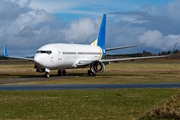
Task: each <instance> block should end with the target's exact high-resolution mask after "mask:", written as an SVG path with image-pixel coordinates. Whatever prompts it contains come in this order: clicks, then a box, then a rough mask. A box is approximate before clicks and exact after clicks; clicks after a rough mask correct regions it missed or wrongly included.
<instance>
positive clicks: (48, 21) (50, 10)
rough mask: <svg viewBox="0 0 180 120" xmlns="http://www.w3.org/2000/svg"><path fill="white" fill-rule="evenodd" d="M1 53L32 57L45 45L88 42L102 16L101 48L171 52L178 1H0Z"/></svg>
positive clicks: (179, 25)
mask: <svg viewBox="0 0 180 120" xmlns="http://www.w3.org/2000/svg"><path fill="white" fill-rule="evenodd" d="M0 4H1V6H0V42H1V44H0V48H2V49H0V52H1V53H3V45H4V44H7V46H8V50H9V54H10V55H17V54H18V55H33V54H34V53H35V52H36V50H37V49H38V48H39V47H41V46H42V45H44V44H48V43H57V42H63V43H71V42H73V43H81V44H90V43H91V42H93V41H94V40H95V39H96V37H97V33H98V30H99V26H100V23H101V18H102V15H103V14H104V13H105V14H107V34H106V47H118V46H126V45H139V47H138V48H132V49H124V50H120V51H117V53H135V52H142V51H143V50H147V51H150V52H152V53H158V52H162V51H167V50H171V49H172V48H173V46H174V44H175V43H176V42H178V43H179V42H180V15H179V10H180V0H111V1H110V0H98V1H97V0H76V1H74V0H66V1H65V0H1V1H0Z"/></svg>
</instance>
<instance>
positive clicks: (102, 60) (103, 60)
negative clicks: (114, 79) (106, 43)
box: [99, 43, 177, 63]
mask: <svg viewBox="0 0 180 120" xmlns="http://www.w3.org/2000/svg"><path fill="white" fill-rule="evenodd" d="M176 45H177V43H176V44H175V46H174V49H173V51H172V52H171V53H170V54H169V55H160V56H145V57H131V58H117V59H101V60H99V61H100V62H103V63H107V62H115V61H122V60H137V59H149V58H162V57H168V56H170V55H172V54H173V53H174V51H175V49H176Z"/></svg>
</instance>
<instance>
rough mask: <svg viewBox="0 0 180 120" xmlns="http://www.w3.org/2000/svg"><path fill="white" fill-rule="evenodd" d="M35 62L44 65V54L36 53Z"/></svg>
mask: <svg viewBox="0 0 180 120" xmlns="http://www.w3.org/2000/svg"><path fill="white" fill-rule="evenodd" d="M34 62H35V63H36V64H38V65H41V66H42V65H43V62H44V58H43V56H41V55H35V56H34Z"/></svg>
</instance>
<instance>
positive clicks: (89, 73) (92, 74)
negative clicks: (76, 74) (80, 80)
mask: <svg viewBox="0 0 180 120" xmlns="http://www.w3.org/2000/svg"><path fill="white" fill-rule="evenodd" d="M87 73H88V75H89V76H96V74H95V73H93V72H92V71H91V70H88V72H87Z"/></svg>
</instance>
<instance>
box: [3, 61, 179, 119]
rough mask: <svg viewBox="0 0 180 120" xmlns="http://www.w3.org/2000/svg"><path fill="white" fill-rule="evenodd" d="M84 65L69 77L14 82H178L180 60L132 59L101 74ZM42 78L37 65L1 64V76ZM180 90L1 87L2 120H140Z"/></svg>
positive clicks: (54, 73)
mask: <svg viewBox="0 0 180 120" xmlns="http://www.w3.org/2000/svg"><path fill="white" fill-rule="evenodd" d="M87 70H88V69H87V68H86V69H74V70H67V75H68V76H65V77H55V76H56V74H57V71H51V75H52V77H51V78H48V79H47V78H44V80H43V81H42V79H41V80H40V81H38V80H37V81H33V82H20V83H15V84H102V83H104V84H106V83H114V84H117V83H120V84H121V83H162V82H163V83H166V82H167V83H169V82H171V83H176V82H180V79H179V78H180V61H163V60H162V61H157V60H155V61H149V60H148V61H133V62H130V61H128V62H120V63H115V64H111V65H107V66H106V70H105V72H104V73H102V74H98V76H97V77H88V76H87V75H86V72H87ZM37 77H39V78H43V74H42V73H36V72H34V70H33V64H30V63H28V64H26V63H21V64H15V63H13V64H10V63H8V64H0V80H1V79H3V80H4V79H7V78H37ZM179 94H180V89H116V90H111V89H109V90H74V91H0V119H62V120H64V119H65V120H74V119H78V120H84V119H86V120H87V119H89V120H91V119H93V120H105V119H107V120H109V119H110V120H117V119H118V120H119V119H120V120H124V119H126V120H133V119H135V120H137V119H139V118H142V117H143V116H146V114H147V113H148V112H149V111H150V110H151V109H152V108H156V107H157V106H161V105H163V104H164V102H165V101H167V100H168V99H170V97H171V96H173V95H179Z"/></svg>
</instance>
